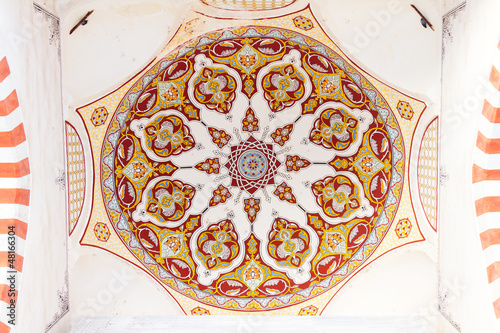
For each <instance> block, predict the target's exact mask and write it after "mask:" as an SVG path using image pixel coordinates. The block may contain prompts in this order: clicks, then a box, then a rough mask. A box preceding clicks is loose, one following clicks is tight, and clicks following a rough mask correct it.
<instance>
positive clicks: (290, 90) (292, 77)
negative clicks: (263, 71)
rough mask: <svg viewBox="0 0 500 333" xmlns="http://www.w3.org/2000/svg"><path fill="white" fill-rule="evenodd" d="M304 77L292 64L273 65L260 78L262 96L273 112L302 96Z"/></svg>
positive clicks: (282, 108)
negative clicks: (262, 89) (262, 77)
mask: <svg viewBox="0 0 500 333" xmlns="http://www.w3.org/2000/svg"><path fill="white" fill-rule="evenodd" d="M304 82H305V77H304V76H303V75H302V74H300V73H299V71H297V69H296V68H295V67H294V66H293V65H283V66H277V67H273V68H272V69H271V70H270V71H269V73H268V74H267V75H266V76H264V79H263V80H262V87H263V88H264V98H265V99H266V100H267V101H268V103H269V107H270V108H271V111H273V112H279V111H283V110H284V109H285V108H286V107H290V106H292V105H293V104H294V103H295V102H296V101H298V100H299V99H301V98H302V97H303V96H304V92H305V88H304Z"/></svg>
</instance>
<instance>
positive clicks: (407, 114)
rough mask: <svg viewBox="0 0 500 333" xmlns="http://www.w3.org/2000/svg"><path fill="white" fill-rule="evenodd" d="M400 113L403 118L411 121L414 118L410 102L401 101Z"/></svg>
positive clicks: (399, 104)
mask: <svg viewBox="0 0 500 333" xmlns="http://www.w3.org/2000/svg"><path fill="white" fill-rule="evenodd" d="M398 111H399V114H400V115H401V117H403V118H404V119H407V120H411V118H412V117H413V109H412V107H411V105H410V103H408V102H404V101H399V103H398Z"/></svg>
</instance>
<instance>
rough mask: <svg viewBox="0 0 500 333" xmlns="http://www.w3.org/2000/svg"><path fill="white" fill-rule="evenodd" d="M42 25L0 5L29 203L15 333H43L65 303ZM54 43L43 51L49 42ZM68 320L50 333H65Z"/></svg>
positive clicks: (56, 131)
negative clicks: (23, 133) (22, 140)
mask: <svg viewBox="0 0 500 333" xmlns="http://www.w3.org/2000/svg"><path fill="white" fill-rule="evenodd" d="M50 22H51V21H50V20H48V19H47V20H46V17H45V16H43V15H42V14H40V13H34V10H33V3H32V2H31V1H29V0H22V1H20V0H4V1H2V2H1V4H0V32H1V38H0V42H1V43H2V44H3V46H4V48H5V49H6V52H7V60H8V62H9V66H10V70H11V75H12V77H13V79H14V86H15V88H16V90H17V94H18V98H19V102H20V106H21V109H22V115H23V119H24V128H25V131H26V137H27V142H28V150H29V163H30V170H31V179H32V184H31V185H32V187H31V195H30V207H29V208H30V213H29V220H28V221H29V222H28V233H27V237H26V248H25V252H24V266H23V273H22V281H21V285H20V287H19V290H20V292H19V299H18V317H17V325H16V327H15V329H14V331H15V332H19V333H38V332H45V328H46V327H47V325H48V324H49V323H50V322H52V321H53V320H54V319H58V318H59V317H61V316H62V315H63V313H64V304H62V303H61V302H60V297H59V294H61V295H63V296H67V291H68V290H67V289H68V287H67V285H66V284H65V282H66V280H65V276H66V272H67V238H66V234H67V228H66V222H65V220H66V219H65V214H66V209H65V198H66V195H65V191H64V189H63V188H61V187H60V186H59V185H58V184H57V183H56V178H58V177H59V176H61V175H63V174H62V172H64V169H65V160H64V156H65V155H64V136H63V116H62V104H61V77H60V65H59V60H58V48H57V43H58V42H57V37H58V36H52V32H53V31H52V30H51V29H50V28H49V25H50ZM51 36H52V37H54V38H55V39H54V41H53V43H52V45H51V43H50V42H49V40H50V38H51ZM68 330H69V316H66V317H63V318H62V319H61V320H59V321H58V323H57V324H56V325H55V326H54V327H53V328H52V330H51V332H68Z"/></svg>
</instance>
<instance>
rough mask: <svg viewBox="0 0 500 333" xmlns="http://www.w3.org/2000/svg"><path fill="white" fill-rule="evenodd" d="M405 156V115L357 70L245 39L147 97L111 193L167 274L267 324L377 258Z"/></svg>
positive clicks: (166, 80) (138, 240)
mask: <svg viewBox="0 0 500 333" xmlns="http://www.w3.org/2000/svg"><path fill="white" fill-rule="evenodd" d="M403 157H404V150H403V144H402V139H401V132H400V129H399V127H398V125H397V123H396V121H395V119H394V116H393V114H392V111H391V110H390V108H389V107H388V106H387V104H386V102H385V101H384V99H383V98H382V96H381V95H380V94H379V93H378V91H377V90H376V89H375V88H374V87H373V86H372V85H371V84H370V83H369V82H368V81H367V80H366V79H365V78H364V77H363V76H362V75H361V73H359V72H357V71H356V70H355V69H354V68H353V67H352V66H351V65H350V64H349V63H347V62H346V61H345V60H344V59H343V58H341V57H340V56H339V55H338V54H336V53H335V52H333V51H332V50H330V49H328V48H327V47H325V46H324V45H321V44H319V43H318V42H316V41H314V40H312V39H310V38H308V37H305V36H302V35H300V34H297V33H292V32H289V31H284V30H279V29H275V28H257V27H245V28H238V29H236V30H226V31H218V32H214V33H211V34H206V35H204V36H201V37H199V38H198V39H196V40H195V41H192V42H190V43H188V44H186V45H182V46H180V47H179V48H178V49H176V50H175V51H174V52H172V53H171V54H170V55H168V56H166V57H165V58H163V59H162V60H160V61H159V62H158V63H157V64H155V65H154V66H153V67H152V68H151V69H150V70H148V72H147V73H146V74H145V75H144V76H143V77H142V78H141V79H139V80H138V81H137V82H136V83H135V84H134V85H133V86H132V88H131V89H130V90H129V92H128V93H127V94H126V96H125V97H124V99H123V100H122V101H121V104H120V106H119V107H118V109H117V110H116V112H115V114H114V117H113V119H112V121H111V122H110V125H109V127H108V131H107V134H106V140H105V144H104V146H103V159H102V174H101V179H102V189H103V194H104V198H105V201H106V202H105V203H106V207H107V212H108V214H109V217H110V219H111V221H112V223H113V226H114V227H115V229H116V231H117V233H118V235H120V237H121V238H122V240H123V242H124V244H125V245H126V246H127V248H128V249H129V250H130V251H131V252H132V253H133V254H134V255H135V256H136V257H137V259H138V260H139V261H141V262H142V263H143V264H144V266H145V267H146V268H147V269H148V270H149V272H150V273H151V274H152V275H154V276H156V277H157V278H158V279H159V280H160V281H163V282H164V283H165V285H166V286H169V287H170V288H173V289H174V290H176V291H178V292H180V293H182V294H184V295H186V296H188V297H191V298H193V299H195V300H197V301H199V302H202V303H206V304H210V305H212V306H217V307H222V308H228V309H234V310H247V311H252V310H266V309H276V308H280V307H286V306H290V305H293V304H296V303H298V302H302V301H305V300H307V299H310V298H312V297H315V296H317V295H319V294H321V293H323V292H325V291H327V290H328V289H330V288H332V287H333V286H335V285H336V284H337V283H339V282H340V281H341V280H342V279H344V278H345V277H347V276H348V275H349V274H352V272H353V271H354V270H355V269H356V268H357V267H359V266H360V265H361V264H362V263H363V262H365V261H366V260H367V258H368V257H369V256H370V255H371V254H372V253H373V252H374V251H375V249H376V247H377V246H378V244H380V242H381V241H382V238H383V237H384V235H385V232H386V231H387V230H388V227H389V225H390V224H391V223H392V220H393V218H394V214H395V211H396V209H397V206H398V203H399V198H400V195H401V186H402V176H401V175H402V174H403V167H404V162H403V161H404V158H403Z"/></svg>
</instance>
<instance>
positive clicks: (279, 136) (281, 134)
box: [271, 124, 293, 146]
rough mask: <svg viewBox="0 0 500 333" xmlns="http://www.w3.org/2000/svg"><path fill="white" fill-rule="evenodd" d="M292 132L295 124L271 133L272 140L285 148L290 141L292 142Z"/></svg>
mask: <svg viewBox="0 0 500 333" xmlns="http://www.w3.org/2000/svg"><path fill="white" fill-rule="evenodd" d="M292 131H293V124H288V125H285V126H283V127H278V128H276V130H275V131H274V132H273V133H271V138H273V140H274V142H276V143H277V144H279V145H280V146H283V145H285V143H286V142H287V141H288V140H290V134H291V133H292Z"/></svg>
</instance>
